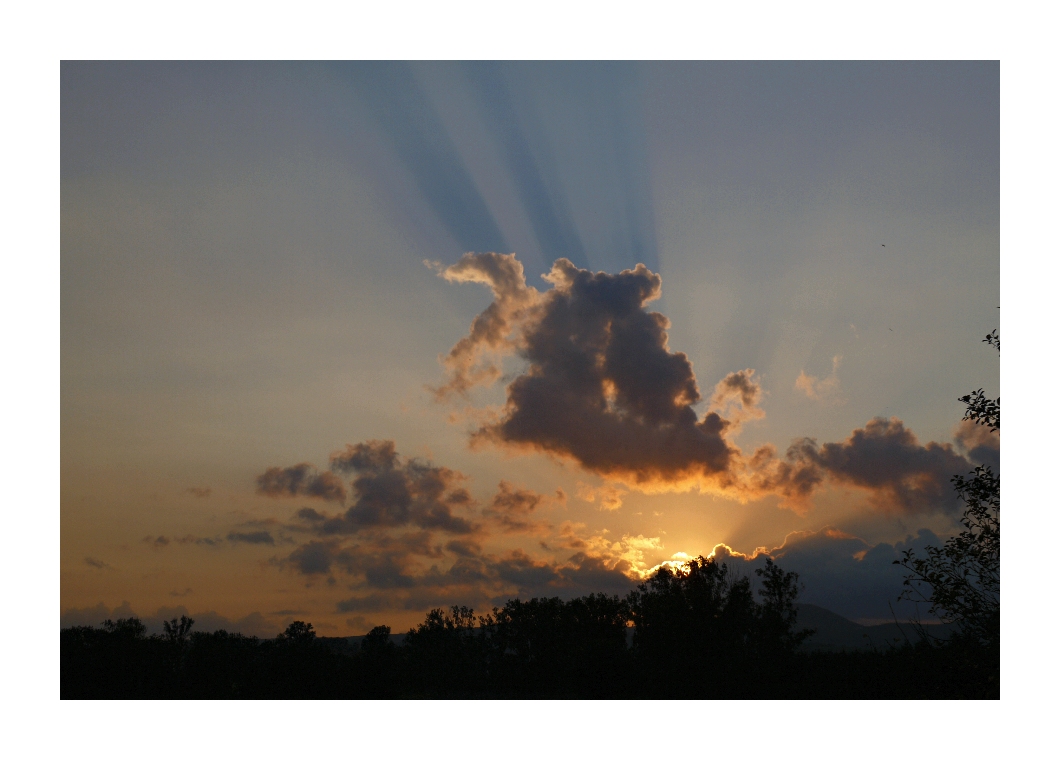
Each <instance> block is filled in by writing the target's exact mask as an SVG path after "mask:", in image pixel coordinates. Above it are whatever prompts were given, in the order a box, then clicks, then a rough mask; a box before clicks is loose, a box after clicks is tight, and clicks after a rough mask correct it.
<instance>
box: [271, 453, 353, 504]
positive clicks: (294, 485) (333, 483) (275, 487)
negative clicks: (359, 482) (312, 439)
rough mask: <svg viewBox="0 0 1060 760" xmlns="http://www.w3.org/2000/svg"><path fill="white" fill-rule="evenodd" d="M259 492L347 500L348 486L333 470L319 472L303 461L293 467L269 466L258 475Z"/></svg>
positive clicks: (328, 499)
mask: <svg viewBox="0 0 1060 760" xmlns="http://www.w3.org/2000/svg"><path fill="white" fill-rule="evenodd" d="M257 482H258V493H260V494H262V495H264V496H271V497H274V498H275V497H279V496H311V497H316V498H318V499H323V500H324V501H339V502H341V501H345V500H346V487H345V486H344V485H343V484H342V479H341V478H339V477H338V476H337V475H335V473H333V472H327V471H324V472H317V469H316V468H315V467H314V466H313V465H311V464H309V463H308V462H303V463H302V464H296V465H293V466H291V467H269V468H268V469H266V470H265V472H263V473H262V474H261V475H259V476H258V480H257Z"/></svg>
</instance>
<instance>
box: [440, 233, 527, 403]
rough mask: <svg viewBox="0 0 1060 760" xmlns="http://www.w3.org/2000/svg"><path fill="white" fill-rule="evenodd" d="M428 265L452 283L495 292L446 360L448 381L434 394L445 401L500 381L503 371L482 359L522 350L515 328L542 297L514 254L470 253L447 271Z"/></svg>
mask: <svg viewBox="0 0 1060 760" xmlns="http://www.w3.org/2000/svg"><path fill="white" fill-rule="evenodd" d="M425 263H426V264H427V265H428V266H430V267H431V268H432V269H434V270H435V271H437V272H438V274H439V276H440V277H442V278H443V279H445V280H447V281H448V282H477V283H481V284H483V285H486V286H488V287H489V288H490V290H491V291H493V302H492V303H491V304H490V305H489V306H487V307H486V309H485V311H483V312H482V313H481V314H479V315H478V316H477V317H475V318H474V320H472V322H471V330H470V332H469V333H468V335H467V336H466V337H464V338H461V339H460V340H459V341H458V342H457V344H456V345H455V346H453V348H452V350H450V351H449V354H448V355H447V356H446V357H445V358H444V359H443V360H442V364H443V365H444V367H445V369H446V372H447V373H448V375H449V379H448V382H446V383H445V384H444V385H441V386H439V387H437V388H430V390H431V391H432V392H433V393H434V395H435V397H436V398H437V399H438V400H440V401H444V400H445V399H447V398H449V397H450V396H451V395H454V394H456V395H459V396H466V395H467V392H468V391H469V390H470V389H471V388H473V387H474V386H476V385H481V384H483V383H492V382H493V381H494V380H497V379H498V378H499V377H500V375H501V370H500V368H499V367H498V366H497V365H496V364H495V363H493V362H491V361H483V357H484V355H485V354H486V353H487V352H489V351H494V352H500V353H508V352H510V351H512V350H514V349H515V348H516V347H517V346H518V343H517V340H518V337H517V336H518V329H517V328H518V326H519V325H520V324H521V323H522V322H523V321H525V320H526V319H528V318H529V317H530V316H531V314H532V311H533V307H534V306H536V304H537V302H538V300H539V297H540V294H539V293H538V292H537V290H535V289H534V288H531V287H528V286H527V284H526V276H525V275H524V274H523V265H522V263H521V262H519V261H518V260H517V259H516V258H515V254H514V253H509V254H500V253H478V254H470V253H469V254H465V255H464V256H463V257H462V258H461V259H460V261H458V262H457V263H456V264H453V265H452V266H449V267H443V266H442V265H440V264H438V263H432V262H425Z"/></svg>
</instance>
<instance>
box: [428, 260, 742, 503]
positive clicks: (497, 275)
mask: <svg viewBox="0 0 1060 760" xmlns="http://www.w3.org/2000/svg"><path fill="white" fill-rule="evenodd" d="M501 264H503V266H502V265H501ZM441 274H442V276H444V277H446V278H447V279H450V280H454V281H473V282H483V283H485V284H487V285H489V287H490V288H491V289H492V290H493V292H494V294H495V300H494V302H493V303H492V304H491V305H490V306H489V307H487V309H486V311H484V312H483V313H482V314H481V315H479V317H477V318H476V319H475V322H474V323H473V324H472V329H471V333H470V334H469V335H468V336H467V337H466V338H464V339H462V340H461V341H460V342H459V343H457V345H456V346H454V348H453V350H452V351H451V352H450V354H449V356H448V357H447V358H446V360H445V361H446V368H447V369H448V371H449V375H450V379H449V382H448V383H447V385H446V386H445V387H455V388H464V387H466V378H467V377H469V376H471V375H474V376H475V377H484V375H482V372H481V371H479V372H478V373H477V374H476V373H472V372H469V371H468V370H467V369H466V367H467V365H468V360H467V359H466V357H468V356H481V355H485V354H487V353H489V352H490V351H492V352H497V353H503V352H505V351H509V352H510V351H515V352H518V354H519V355H520V356H521V357H522V358H524V359H526V360H527V361H528V362H529V367H528V368H527V370H526V371H525V372H524V373H522V374H521V375H519V376H518V377H517V378H515V380H514V381H513V382H512V383H511V384H510V385H509V386H508V401H507V404H506V405H505V407H504V410H503V413H502V415H501V417H500V419H498V420H496V421H494V422H491V423H488V424H486V425H484V426H482V427H481V428H480V429H479V430H478V431H477V433H476V439H477V440H478V441H480V442H487V441H488V442H493V443H497V444H499V445H502V446H508V447H515V448H523V449H529V450H537V451H544V452H547V453H549V454H553V455H556V456H560V457H565V458H570V459H574V460H576V461H577V462H579V463H580V464H581V465H582V466H583V467H585V468H586V469H588V470H590V471H593V472H596V473H599V474H601V475H605V476H608V477H611V478H613V479H618V480H625V481H628V482H631V483H636V484H638V485H640V486H642V487H650V485H651V484H653V483H674V482H677V481H687V480H690V479H691V480H696V479H704V478H706V479H711V478H718V479H720V480H722V481H725V480H726V479H727V478H728V474H729V470H730V468H731V466H732V459H733V456H734V454H736V453H737V452H736V451H735V449H733V448H732V447H731V446H730V445H729V444H728V443H727V442H726V441H725V439H724V437H723V433H724V431H725V428H726V426H727V425H728V424H729V423H728V422H726V421H725V420H723V419H722V418H721V417H720V416H719V415H718V414H716V413H714V412H711V413H708V414H707V415H705V416H704V418H703V419H702V420H700V419H699V418H698V415H697V414H696V412H695V410H694V409H693V408H692V405H693V404H695V403H696V402H698V401H699V400H700V398H701V396H700V392H699V388H698V386H697V385H696V379H695V375H694V373H693V372H692V365H691V363H690V362H689V360H688V357H687V356H685V354H683V353H680V352H678V353H673V352H671V351H670V350H669V347H668V344H667V334H666V330H667V328H668V327H669V322H668V321H667V319H666V318H665V317H664V316H662V315H661V314H658V313H656V312H649V311H646V310H645V308H644V306H645V304H646V303H649V302H651V301H653V300H655V299H656V298H658V297H659V294H660V290H661V287H662V279H661V278H660V277H659V275H657V274H654V273H652V272H650V271H648V269H647V268H646V267H645V266H644V265H642V264H641V265H638V266H637V267H636V268H635V269H629V270H625V271H623V272H620V273H619V274H606V273H603V272H597V273H593V272H589V271H588V270H584V269H579V268H577V267H576V266H574V264H572V263H571V262H570V261H568V260H566V259H559V260H558V261H556V263H555V264H554V265H553V267H552V270H551V272H549V273H548V274H547V275H545V279H546V280H547V281H548V282H549V283H551V285H552V289H551V290H549V291H547V292H546V293H543V294H542V293H539V292H538V291H537V290H536V289H533V288H528V287H527V286H526V284H525V281H524V280H523V275H522V267H521V265H518V262H517V261H516V260H515V256H514V254H509V255H506V256H505V255H500V254H467V255H465V256H464V257H463V258H462V259H461V260H460V262H459V263H457V264H455V265H453V266H452V267H449V268H445V269H442V270H441ZM498 294H513V295H504V297H501V296H500V295H498ZM514 294H518V297H517V298H516V297H515V295H514ZM487 327H488V329H487ZM496 376H499V372H496V373H493V374H492V375H491V377H496Z"/></svg>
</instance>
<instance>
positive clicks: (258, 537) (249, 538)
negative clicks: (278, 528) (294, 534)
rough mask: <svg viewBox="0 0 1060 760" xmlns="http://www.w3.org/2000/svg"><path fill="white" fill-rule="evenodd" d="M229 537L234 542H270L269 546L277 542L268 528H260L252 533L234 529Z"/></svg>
mask: <svg viewBox="0 0 1060 760" xmlns="http://www.w3.org/2000/svg"><path fill="white" fill-rule="evenodd" d="M227 538H228V540H229V541H231V542H232V543H233V544H240V543H242V544H268V545H269V546H274V545H275V543H276V542H275V541H274V540H273V538H272V534H271V533H269V532H268V531H267V530H258V531H253V532H251V533H237V532H236V531H232V532H231V533H229V534H228V536H227Z"/></svg>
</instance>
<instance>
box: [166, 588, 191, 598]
mask: <svg viewBox="0 0 1060 760" xmlns="http://www.w3.org/2000/svg"><path fill="white" fill-rule="evenodd" d="M190 593H191V588H186V589H184V590H183V591H170V592H169V595H170V596H187V595H188V594H190Z"/></svg>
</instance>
